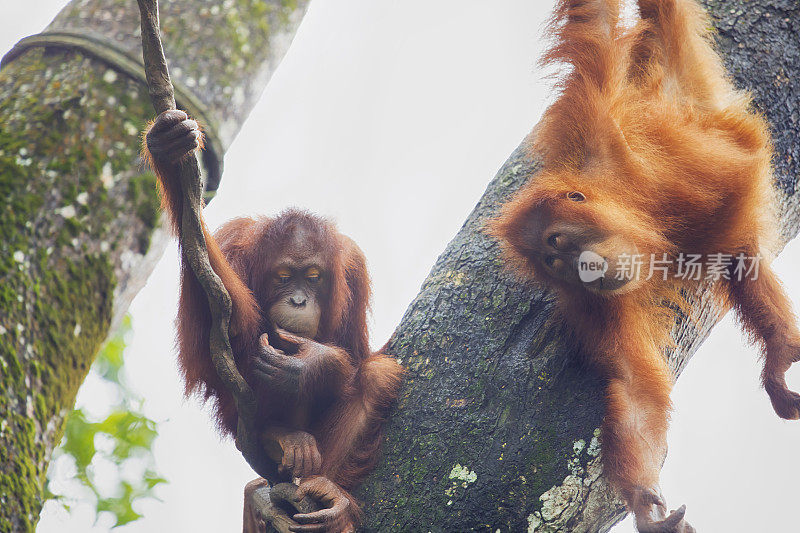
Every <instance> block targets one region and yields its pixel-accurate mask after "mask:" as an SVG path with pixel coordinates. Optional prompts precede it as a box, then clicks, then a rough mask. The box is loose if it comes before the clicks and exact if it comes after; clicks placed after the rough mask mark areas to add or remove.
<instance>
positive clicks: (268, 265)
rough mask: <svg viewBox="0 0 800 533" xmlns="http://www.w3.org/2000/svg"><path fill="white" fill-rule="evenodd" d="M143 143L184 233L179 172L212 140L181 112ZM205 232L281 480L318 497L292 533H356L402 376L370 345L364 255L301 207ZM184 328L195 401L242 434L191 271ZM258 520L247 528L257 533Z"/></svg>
mask: <svg viewBox="0 0 800 533" xmlns="http://www.w3.org/2000/svg"><path fill="white" fill-rule="evenodd" d="M145 139H146V143H145V157H146V158H147V159H148V160H149V161H150V163H151V166H152V167H153V168H154V170H155V172H156V174H157V176H158V180H159V183H160V186H161V191H162V204H163V206H164V209H165V210H166V211H167V214H168V215H169V217H170V220H171V222H172V224H173V228H174V229H176V230H177V228H178V221H179V220H180V218H181V212H182V206H183V196H182V193H181V189H180V182H179V181H178V179H179V178H178V176H179V175H178V165H179V162H180V160H181V159H182V158H184V157H186V156H187V155H191V154H193V152H194V151H195V150H196V149H197V148H199V147H200V144H201V139H202V134H201V132H200V129H199V127H198V125H197V123H196V122H195V121H193V120H191V119H189V118H188V117H187V116H186V113H184V112H183V111H177V110H173V111H165V112H164V113H161V114H160V115H159V116H158V117H157V118H156V120H155V122H154V123H153V124H152V125H151V126H150V127H149V128H148V130H147V133H146V138H145ZM203 231H204V235H205V241H206V245H207V247H208V255H209V260H210V263H211V266H212V268H213V269H214V271H215V272H216V273H217V275H219V277H220V278H221V280H222V282H223V284H224V285H225V288H226V289H227V291H228V293H229V294H230V296H231V301H232V316H231V327H230V341H231V347H232V349H233V355H234V358H235V360H236V364H237V366H238V368H239V371H240V372H241V373H242V375H243V376H244V377H245V379H246V380H247V382H248V384H249V385H250V386H251V387H252V388H253V389H254V391H255V392H256V394H257V398H258V412H257V416H258V421H257V422H258V423H259V428H258V429H259V431H260V433H261V435H262V440H263V442H264V445H265V448H266V451H268V452H269V455H270V456H271V457H278V458H280V459H278V461H279V462H280V470H281V474H283V476H276V477H283V479H288V480H291V479H292V478H301V482H300V487H299V490H298V497H302V496H303V495H305V494H308V495H309V496H312V497H313V498H315V499H316V500H318V501H319V502H321V503H322V504H323V507H324V508H323V509H321V510H319V511H315V512H312V513H307V514H296V515H294V517H293V518H294V520H295V521H297V522H299V525H294V526H293V529H292V530H293V531H302V532H328V533H350V532H352V531H353V530H354V528H355V527H356V525H357V523H358V519H359V516H360V511H359V509H358V505H357V503H356V501H355V499H354V498H353V497H352V496H351V495H350V494H349V493H348V492H347V491H349V490H351V489H353V488H354V487H355V486H357V485H358V483H360V481H361V480H362V479H363V478H364V477H365V476H366V475H367V474H368V473H369V472H370V470H371V469H372V467H373V466H374V464H375V462H376V460H377V454H378V449H379V447H380V443H381V440H382V424H383V421H384V418H385V416H386V413H387V410H388V408H389V406H390V404H391V403H392V402H393V401H394V399H395V398H396V397H397V394H398V391H399V388H400V384H401V378H402V374H403V370H402V368H401V367H400V365H399V364H398V363H397V361H395V359H394V358H392V357H389V356H387V355H384V354H381V353H374V352H372V351H371V350H370V347H369V337H368V328H367V310H368V308H369V301H370V293H371V289H370V282H369V275H368V273H367V266H366V260H365V258H364V254H363V253H362V251H361V249H360V248H359V247H358V246H357V245H356V244H355V243H354V242H353V241H352V240H351V239H350V238H348V237H346V236H344V235H342V234H341V233H339V232H338V230H337V229H336V227H335V226H334V225H333V223H331V222H330V221H328V220H325V219H323V218H321V217H318V216H315V215H312V214H311V213H308V212H305V211H300V210H296V209H290V210H287V211H284V212H283V213H281V214H279V215H278V216H276V217H260V218H256V219H253V218H238V219H234V220H231V221H229V222H227V223H226V224H224V225H223V226H222V227H221V228H220V229H219V230H218V231H217V232H216V233H215V234H214V235H213V236H212V235H211V233H210V232H209V231H208V230H207V229H206V227H205V224H203ZM176 322H177V326H178V349H179V354H178V360H179V363H180V367H181V370H182V372H183V375H184V378H185V382H186V392H187V394H191V393H200V394H202V395H203V396H204V397H205V398H206V399H209V400H211V401H212V405H213V408H214V417H215V420H216V422H217V426H218V427H219V428H220V430H221V431H222V432H223V433H224V434H225V435H231V436H233V435H235V434H236V426H237V421H238V414H237V412H236V404H235V402H234V398H233V395H232V393H231V391H229V390H228V389H227V388H226V387H225V385H224V384H223V383H222V380H221V379H220V377H219V375H218V374H217V371H216V369H215V367H214V363H213V361H212V360H211V355H210V352H209V331H210V328H211V313H210V309H209V306H208V300H207V297H206V295H205V293H204V292H203V289H202V287H201V286H200V283H199V281H198V280H197V278H196V277H195V275H194V273H193V272H192V270H191V269H190V268H189V267H188V265H186V264H185V263H184V264H183V266H182V270H181V296H180V304H179V307H178V318H177V321H176ZM265 332H267V333H265ZM269 481H271V482H275V481H276V479H270V480H269ZM245 503H246V505H248V502H245ZM246 515H247V508H246ZM257 522H258V520H256V519H252V520H249V521H246V523H245V528H246V529H247V528H248V527H249V528H251V531H250V532H249V533H254V530H255V529H258V528H259V527H260V526H259V524H258V523H257Z"/></svg>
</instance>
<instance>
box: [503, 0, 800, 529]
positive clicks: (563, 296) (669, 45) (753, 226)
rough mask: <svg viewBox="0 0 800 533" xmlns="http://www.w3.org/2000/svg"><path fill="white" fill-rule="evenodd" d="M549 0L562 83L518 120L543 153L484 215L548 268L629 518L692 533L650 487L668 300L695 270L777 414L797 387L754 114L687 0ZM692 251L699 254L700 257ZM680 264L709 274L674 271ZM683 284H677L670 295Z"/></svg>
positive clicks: (798, 350)
mask: <svg viewBox="0 0 800 533" xmlns="http://www.w3.org/2000/svg"><path fill="white" fill-rule="evenodd" d="M638 6H639V13H640V19H639V20H638V22H637V23H636V24H635V26H634V27H632V28H628V29H625V28H623V27H622V26H621V24H620V21H619V9H620V5H619V1H618V0H559V1H558V3H557V7H556V12H555V16H554V18H553V22H552V26H551V32H552V35H553V36H554V38H555V43H554V46H553V47H552V48H551V49H550V50H549V52H548V53H547V54H546V56H545V58H544V63H545V64H554V63H558V64H566V65H567V66H568V67H570V70H569V71H568V73H567V74H566V75H565V76H564V77H563V79H562V81H561V82H560V89H561V94H560V97H559V98H558V99H557V101H556V102H555V103H554V104H553V105H552V106H551V107H550V108H549V109H548V110H547V112H546V113H545V115H544V117H543V119H542V122H541V123H540V125H539V126H538V127H537V129H536V130H534V132H533V134H532V138H533V148H534V151H535V152H536V154H537V155H539V156H540V157H541V158H542V161H543V168H542V170H541V172H540V173H539V174H538V175H537V176H536V177H534V178H533V179H532V180H531V181H530V182H529V183H528V184H527V185H526V186H525V187H524V188H523V189H521V190H520V191H519V192H518V193H517V195H516V196H515V197H514V198H513V199H512V200H511V201H510V202H509V203H508V204H507V205H505V206H503V209H502V213H501V215H500V216H499V218H498V219H496V220H494V221H493V222H492V232H493V233H494V234H495V235H496V236H498V237H499V238H500V239H501V241H502V243H503V245H504V249H505V251H506V255H507V257H508V258H509V261H510V262H511V263H512V264H513V266H514V268H515V270H516V271H517V272H518V273H520V274H521V275H522V276H523V277H526V278H535V279H537V280H541V281H544V282H546V283H548V284H549V285H550V286H551V287H552V288H553V289H554V291H555V293H556V295H557V300H558V307H559V312H560V315H561V317H562V318H563V320H564V321H565V322H566V323H567V324H569V325H570V326H571V328H572V330H573V331H574V334H575V338H576V339H577V342H578V344H579V346H577V349H579V350H580V351H582V352H584V353H587V354H588V355H589V356H590V358H591V362H592V363H593V364H594V366H595V367H596V368H597V369H599V371H600V372H601V373H602V375H603V376H604V377H605V378H606V379H607V381H608V385H607V394H606V401H607V409H606V415H605V419H604V421H603V427H602V446H603V452H602V456H603V463H604V471H605V473H606V475H607V476H608V477H609V478H610V480H611V481H612V483H613V484H614V485H615V486H616V488H617V489H618V490H619V491H620V492H621V494H622V495H623V496H624V498H625V500H626V501H627V503H628V506H629V507H630V509H631V510H632V511H633V512H634V513H635V515H636V524H637V527H638V529H639V531H641V532H643V533H644V532H689V531H694V529H693V528H692V527H691V526H690V525H689V524H688V523H687V522H686V521H685V520H684V514H685V506H681V507H680V508H679V509H677V510H676V511H673V512H672V513H669V514H668V513H667V508H666V504H665V501H664V499H663V497H662V495H661V492H660V490H659V485H658V473H659V469H660V465H661V462H662V460H663V458H664V456H665V453H666V440H665V437H666V431H667V424H668V418H669V410H670V399H669V393H670V389H671V387H672V383H673V376H672V375H671V373H670V371H669V369H668V367H667V365H666V363H665V358H664V349H665V348H668V346H669V344H670V336H669V334H670V330H671V328H672V326H673V324H674V315H673V313H672V312H671V311H670V309H669V306H668V305H666V304H665V303H666V302H672V303H673V304H677V305H678V306H682V305H683V306H685V302H682V296H681V295H682V294H687V293H689V294H691V293H693V292H694V291H696V289H697V288H698V287H699V285H700V284H701V283H703V281H704V280H707V279H712V280H718V281H719V283H717V284H716V285H715V288H714V290H717V291H719V294H720V296H722V297H723V298H724V300H725V301H726V302H728V303H729V304H730V305H732V306H733V307H734V308H735V309H736V311H737V312H738V315H739V318H740V320H741V322H742V324H743V326H744V328H745V330H746V331H747V332H748V333H749V334H750V335H751V336H752V337H753V338H754V339H756V340H757V341H758V342H759V344H760V345H761V347H762V348H763V353H764V370H763V373H762V380H763V384H764V388H765V389H766V391H767V394H768V395H769V397H770V399H771V400H772V405H773V406H774V408H775V411H776V412H777V413H778V415H779V416H781V417H783V418H786V419H797V418H798V417H800V395H798V394H797V393H795V392H793V391H791V390H789V389H788V388H787V386H786V382H785V379H784V373H785V372H786V370H787V369H788V368H789V366H790V365H791V364H792V363H793V362H797V361H798V360H799V359H800V332H798V328H797V326H796V322H795V318H794V316H793V314H792V310H791V305H790V303H789V301H788V299H787V297H786V295H785V294H784V292H783V290H782V288H781V285H780V283H779V281H778V280H777V279H776V277H775V274H774V273H773V272H772V270H771V269H770V267H769V262H768V258H769V255H770V252H771V251H772V248H773V246H772V244H771V241H772V240H773V235H774V229H773V221H772V217H773V211H772V210H771V208H770V206H771V205H772V203H773V199H772V197H771V196H772V194H771V193H772V177H771V169H770V159H771V157H772V149H771V144H770V136H769V129H768V126H767V124H766V122H765V120H764V119H763V118H762V117H761V116H759V115H758V114H756V113H754V112H753V111H752V110H751V107H750V98H749V96H748V95H747V94H745V93H742V92H738V91H736V90H735V89H734V88H733V86H732V85H731V83H730V81H729V80H728V78H727V76H726V75H725V72H724V70H723V67H722V64H721V61H720V58H719V57H718V56H717V54H716V53H715V52H714V50H713V48H712V45H711V42H710V36H709V33H708V28H709V27H710V23H709V20H708V19H707V17H706V16H705V14H704V13H703V11H702V10H701V9H700V8H699V7H698V6H697V5H696V4H695V2H694V1H693V0H639V1H638ZM699 258H702V261H698V259H699ZM692 261H694V265H695V266H697V265H698V262H699V263H701V264H702V265H705V267H706V271H703V272H702V273H700V272H699V271H698V270H697V269H692V271H691V272H689V269H688V267H689V265H690V264H691V262H692ZM682 291H685V292H682Z"/></svg>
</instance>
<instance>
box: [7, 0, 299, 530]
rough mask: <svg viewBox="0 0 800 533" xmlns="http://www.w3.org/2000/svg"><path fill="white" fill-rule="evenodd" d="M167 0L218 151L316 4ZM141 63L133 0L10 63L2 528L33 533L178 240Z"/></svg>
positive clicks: (191, 94) (183, 61)
mask: <svg viewBox="0 0 800 533" xmlns="http://www.w3.org/2000/svg"><path fill="white" fill-rule="evenodd" d="M161 4H162V6H161V7H162V9H161V15H162V17H161V21H162V28H163V34H164V46H165V48H166V53H167V56H168V59H169V60H170V66H171V68H172V77H173V80H174V81H175V82H176V86H177V87H178V88H179V89H181V88H182V89H183V90H182V91H179V94H178V96H179V97H178V100H179V104H181V103H182V104H183V105H184V106H186V107H188V108H189V109H190V110H191V111H193V113H194V114H196V115H199V116H201V117H202V120H203V122H204V125H205V126H206V130H207V132H208V133H209V137H210V138H211V140H212V148H213V149H214V151H215V154H214V155H215V156H216V157H217V159H221V156H222V154H223V153H224V151H225V149H226V148H227V146H228V145H229V144H230V142H231V141H232V140H233V138H234V136H235V135H236V133H237V132H238V130H239V128H240V126H241V124H242V123H243V121H244V119H245V117H246V116H247V114H248V113H249V112H250V110H251V108H252V107H253V105H254V104H255V102H256V101H257V100H258V98H259V97H260V94H261V92H262V90H263V88H264V86H265V85H266V82H267V81H268V79H269V77H270V75H271V74H272V72H273V71H274V69H275V68H276V67H277V64H278V62H279V61H280V59H281V57H282V56H283V54H284V53H285V51H286V49H287V48H288V45H289V43H290V42H291V39H292V37H293V35H294V32H295V30H296V28H297V25H298V24H299V21H300V20H301V18H302V16H303V13H304V12H305V8H306V6H307V4H308V2H307V0H297V1H294V0H270V1H266V2H250V1H248V0H231V1H229V2H226V3H225V6H224V7H219V6H212V7H199V6H198V5H197V4H196V3H193V2H185V1H184V2H178V1H162V2H161ZM203 5H204V6H205V4H203ZM24 41H25V40H24ZM140 65H141V42H140V40H139V11H138V9H137V6H136V3H135V2H130V1H127V0H102V1H101V0H88V1H86V0H84V1H80V2H78V1H73V2H72V3H70V4H69V5H68V6H67V7H65V8H64V10H63V11H61V13H60V14H59V15H58V16H57V17H56V19H55V20H54V21H53V23H52V24H51V25H50V26H49V27H48V28H47V30H46V31H45V32H44V33H43V34H42V35H40V36H37V37H34V38H31V39H28V40H27V41H25V42H23V43H22V44H21V45H19V46H18V48H17V49H16V50H14V51H12V52H11V53H10V55H9V56H8V57H7V58H6V61H4V64H3V69H2V71H0V196H2V198H3V205H2V206H0V531H33V529H34V526H35V524H36V521H37V519H38V516H39V511H40V510H41V506H42V487H43V482H44V477H45V472H46V469H47V464H48V461H49V459H50V456H51V452H52V450H53V447H54V446H56V445H57V444H58V442H59V441H60V439H61V435H62V432H63V422H64V416H65V414H66V413H67V412H68V411H69V409H70V408H71V407H72V405H73V404H74V401H75V394H76V392H77V390H78V387H79V386H80V384H81V383H82V382H83V379H84V378H85V377H86V374H87V372H88V370H89V367H90V365H91V363H92V361H93V360H94V356H95V354H96V352H97V350H98V348H99V346H100V344H101V343H102V342H103V340H104V339H105V338H106V336H107V335H108V332H109V327H110V325H112V324H113V323H115V322H116V321H117V320H119V319H120V318H121V317H122V315H123V314H124V312H125V310H126V309H127V308H128V304H129V303H130V301H131V299H132V298H133V296H134V295H135V294H136V292H137V291H138V290H139V289H140V288H141V287H142V285H143V284H144V282H145V280H146V279H147V276H148V275H149V274H150V272H151V270H152V268H153V266H154V265H155V262H156V261H157V259H158V258H159V257H160V256H161V253H162V251H163V249H164V246H165V245H166V243H167V242H168V238H167V237H166V235H165V233H164V231H162V230H161V229H160V217H159V208H158V199H157V196H156V188H155V177H154V176H153V175H152V173H150V172H143V169H142V165H141V161H140V159H139V156H138V152H139V133H140V131H141V130H142V129H143V127H144V124H145V122H146V121H147V120H148V119H150V118H151V117H152V116H153V110H152V107H151V105H150V100H149V98H148V94H147V87H146V85H145V84H144V82H143V70H141V66H140ZM195 91H196V92H195ZM181 98H183V99H184V101H183V102H181ZM206 163H207V164H208V168H207V171H208V174H209V181H210V183H209V188H210V189H215V188H216V183H215V182H216V181H218V177H219V168H218V166H219V165H217V162H216V161H215V160H214V158H206Z"/></svg>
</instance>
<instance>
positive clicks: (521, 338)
mask: <svg viewBox="0 0 800 533" xmlns="http://www.w3.org/2000/svg"><path fill="white" fill-rule="evenodd" d="M704 3H705V5H706V6H707V7H708V8H709V10H710V12H711V13H712V15H713V17H714V23H715V25H716V27H717V29H718V31H719V35H718V41H719V44H720V48H721V50H722V52H723V55H724V56H725V58H726V64H727V66H728V68H729V71H730V72H731V73H732V74H733V76H734V77H735V79H736V84H737V85H738V86H740V87H747V88H749V89H751V90H752V91H753V94H754V96H755V101H756V105H757V106H758V107H759V108H760V109H761V110H762V111H763V112H764V113H765V114H766V115H767V117H768V119H769V121H770V123H771V124H772V126H773V128H774V136H775V144H776V153H777V156H776V158H775V170H776V174H775V178H776V188H777V189H778V190H779V193H780V199H781V208H782V213H781V220H782V226H781V229H782V232H783V237H784V239H785V240H788V239H789V238H791V237H793V236H794V235H795V234H796V233H797V231H798V226H799V225H800V198H798V194H797V193H796V192H795V191H796V187H797V176H798V165H799V164H800V117H798V114H799V113H800V104H799V103H798V102H800V6H799V5H798V3H797V1H796V0H758V1H753V0H751V1H746V0H725V1H719V0H706V1H705V2H704ZM536 170H537V162H536V161H532V160H529V159H528V157H527V156H526V153H525V152H524V151H523V150H522V149H521V148H520V149H517V151H516V152H514V154H512V156H511V157H510V159H509V160H508V161H507V162H506V164H505V165H504V166H503V168H502V169H501V170H500V171H499V173H498V174H497V176H496V177H495V179H494V180H493V181H492V182H491V183H490V185H489V187H488V189H487V191H486V193H485V195H484V196H483V198H482V199H481V201H480V202H479V204H478V205H477V206H476V208H475V210H474V211H473V212H472V214H471V215H470V216H469V218H468V219H467V221H466V223H465V224H464V226H463V228H462V229H461V231H460V232H459V233H458V235H457V236H456V237H455V239H454V240H453V241H452V242H451V243H450V244H449V245H448V246H447V248H446V249H445V251H444V253H443V254H442V255H441V257H439V259H438V261H437V263H436V265H435V266H434V268H433V270H432V272H431V274H430V276H429V278H428V279H427V280H426V281H425V283H424V284H423V287H422V290H421V292H420V294H419V295H418V296H417V298H416V299H415V300H414V302H413V303H412V304H411V306H410V308H409V309H408V311H407V312H406V315H405V316H404V318H403V320H402V322H401V324H400V326H399V327H398V329H397V331H396V332H395V334H394V336H393V337H392V340H391V342H390V346H389V350H388V353H392V354H396V355H397V356H399V357H400V358H401V359H402V361H403V363H404V364H405V366H406V367H407V368H408V369H409V376H408V380H407V383H406V386H405V389H404V391H403V394H402V396H401V399H400V401H399V404H398V407H397V409H396V410H395V412H394V414H393V418H392V419H391V421H390V422H389V425H388V432H387V441H386V444H385V448H384V457H383V460H382V462H381V463H380V465H379V467H378V468H377V470H376V471H375V472H374V473H373V474H372V476H371V477H370V478H369V479H368V480H367V482H366V483H365V485H364V486H363V487H362V489H361V490H360V491H359V496H360V497H362V498H363V499H364V503H365V509H366V517H367V518H366V528H365V529H366V530H368V531H380V532H382V533H383V532H391V531H396V532H405V531H433V532H436V531H473V530H476V531H491V532H495V531H501V532H509V531H511V532H518V531H536V532H540V531H541V532H552V531H562V532H571V533H578V532H587V533H596V532H597V531H607V530H608V529H610V528H611V526H612V525H613V524H614V523H616V522H617V521H619V520H620V519H621V518H622V517H623V516H624V514H625V510H624V505H623V504H622V502H621V501H620V500H619V499H618V498H617V497H616V495H615V494H614V492H613V491H612V490H610V489H609V487H608V485H607V483H606V481H605V479H604V478H603V476H602V469H601V467H600V464H599V459H598V452H599V442H598V438H597V437H598V434H599V432H598V431H597V428H598V427H599V426H600V422H601V419H602V416H603V401H602V398H603V395H602V385H601V383H600V382H599V381H598V379H597V378H596V377H595V376H592V375H590V374H589V373H587V372H586V371H585V370H583V369H581V368H578V367H577V366H576V365H575V364H573V361H574V360H575V357H574V355H575V354H572V353H569V352H568V351H567V350H565V349H564V347H563V345H562V342H561V339H562V336H563V334H564V332H563V330H562V329H561V328H560V325H559V324H557V323H554V321H553V320H552V305H551V303H550V300H549V298H548V294H547V293H546V292H543V291H541V290H539V289H536V288H534V287H526V286H523V285H521V284H520V283H518V282H516V281H514V280H513V279H512V278H511V277H510V276H509V275H508V273H506V272H504V270H503V265H502V263H501V261H500V260H499V258H498V248H497V244H496V243H495V242H493V241H492V240H491V239H490V238H488V237H487V236H486V235H485V234H484V233H483V227H484V224H485V222H486V221H487V220H488V219H489V218H490V217H492V216H493V215H494V214H495V213H496V212H497V209H498V207H499V206H500V205H501V204H502V203H503V202H504V201H505V200H506V199H507V198H508V197H509V196H510V195H511V194H512V193H513V192H514V191H516V190H517V189H518V188H519V187H520V186H521V185H522V184H523V183H525V182H526V181H527V180H528V179H529V178H530V176H531V175H532V174H533V173H535V172H536ZM694 311H695V314H696V316H695V320H696V322H694V323H693V324H692V323H689V322H682V323H681V324H680V325H679V326H678V327H676V330H675V339H676V341H677V349H675V350H673V351H671V352H670V354H669V360H670V364H671V366H672V368H673V369H674V370H675V371H676V372H677V373H679V372H680V370H681V369H682V368H683V367H684V366H685V365H686V363H687V362H688V360H689V358H690V357H691V355H692V353H693V352H694V351H695V350H696V349H697V347H698V346H699V344H700V343H701V342H702V341H703V340H704V339H705V338H706V336H707V335H708V332H709V330H710V328H711V327H712V326H713V325H714V324H715V323H716V322H717V321H718V320H719V318H720V316H721V313H720V310H719V307H718V306H717V305H716V303H715V302H714V301H711V300H709V299H703V300H700V301H698V302H697V303H696V305H695V307H694Z"/></svg>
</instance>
